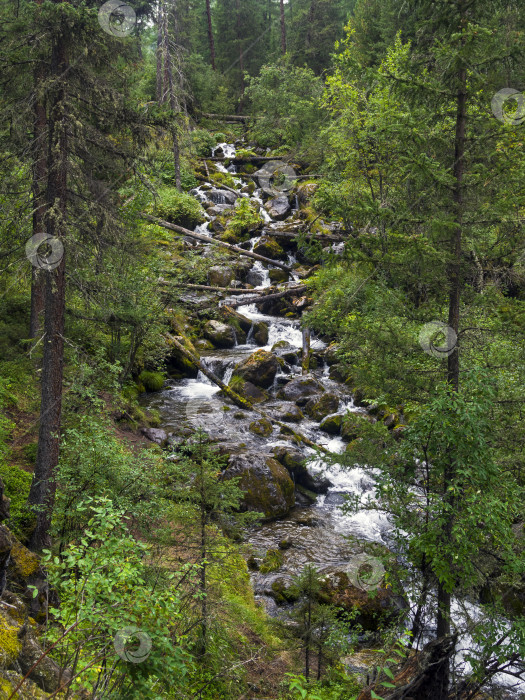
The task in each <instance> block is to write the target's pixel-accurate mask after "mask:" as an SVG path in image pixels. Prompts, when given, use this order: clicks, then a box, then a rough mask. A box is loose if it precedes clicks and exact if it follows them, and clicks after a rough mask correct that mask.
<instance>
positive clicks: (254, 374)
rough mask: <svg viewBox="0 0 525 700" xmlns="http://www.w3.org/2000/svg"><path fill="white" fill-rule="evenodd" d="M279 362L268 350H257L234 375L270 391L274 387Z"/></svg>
mask: <svg viewBox="0 0 525 700" xmlns="http://www.w3.org/2000/svg"><path fill="white" fill-rule="evenodd" d="M278 369H279V362H278V360H277V358H276V357H275V355H272V353H271V352H267V351H266V350H257V352H254V353H253V354H252V355H250V357H248V358H247V359H246V360H243V362H241V363H240V364H238V365H237V366H236V367H235V370H234V374H235V375H237V376H238V377H242V378H243V379H245V380H246V381H248V382H251V383H252V384H255V386H260V387H262V388H263V389H268V388H269V387H271V386H272V384H273V380H274V379H275V375H276V374H277V370H278Z"/></svg>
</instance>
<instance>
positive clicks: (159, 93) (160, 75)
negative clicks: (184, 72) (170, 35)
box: [156, 4, 164, 104]
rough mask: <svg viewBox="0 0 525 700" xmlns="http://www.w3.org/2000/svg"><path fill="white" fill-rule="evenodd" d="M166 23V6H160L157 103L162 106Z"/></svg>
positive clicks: (158, 17)
mask: <svg viewBox="0 0 525 700" xmlns="http://www.w3.org/2000/svg"><path fill="white" fill-rule="evenodd" d="M163 22H164V6H163V5H162V4H160V5H159V14H158V16H157V76H156V77H157V88H156V89H157V102H158V103H159V104H162V101H163V94H162V84H163V75H164V73H163V70H162V64H163V60H162V48H163V47H162V27H163Z"/></svg>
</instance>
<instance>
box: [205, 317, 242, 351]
mask: <svg viewBox="0 0 525 700" xmlns="http://www.w3.org/2000/svg"><path fill="white" fill-rule="evenodd" d="M204 336H205V337H206V338H207V339H208V340H210V341H211V342H212V343H213V345H214V346H215V347H217V348H233V347H235V331H234V330H233V328H232V327H231V326H227V325H226V324H225V323H221V322H220V321H208V322H207V323H206V325H205V326H204Z"/></svg>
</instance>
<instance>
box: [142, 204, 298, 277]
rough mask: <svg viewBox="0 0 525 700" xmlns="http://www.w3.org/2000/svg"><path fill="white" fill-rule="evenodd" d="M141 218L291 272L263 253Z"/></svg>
mask: <svg viewBox="0 0 525 700" xmlns="http://www.w3.org/2000/svg"><path fill="white" fill-rule="evenodd" d="M140 216H141V218H143V219H145V220H146V221H151V222H152V223H153V224H157V226H162V228H167V229H168V230H169V231H175V233H179V234H181V235H182V236H188V237H189V238H195V239H196V240H197V241H201V242H202V243H208V244H211V245H217V246H220V247H221V248H226V250H229V251H231V252H233V253H237V254H238V255H244V256H245V257H247V258H253V259H254V260H259V261H260V262H264V263H266V264H268V265H273V266H274V267H280V268H281V270H285V271H286V272H292V268H291V267H288V265H285V264H284V263H282V262H279V261H277V260H271V259H270V258H265V257H264V255H258V254H257V253H252V252H251V250H244V249H243V248H238V247H237V246H236V245H231V244H230V243H225V242H224V241H219V240H217V239H216V238H210V237H209V236H205V235H204V234H202V233H195V231H189V230H188V229H187V228H183V227H182V226H177V225H176V224H170V222H169V221H163V220H162V219H158V218H157V217H156V216H151V215H150V214H140Z"/></svg>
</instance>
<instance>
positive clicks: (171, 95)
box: [162, 8, 182, 192]
mask: <svg viewBox="0 0 525 700" xmlns="http://www.w3.org/2000/svg"><path fill="white" fill-rule="evenodd" d="M174 16H175V8H174ZM162 46H163V55H164V80H163V83H164V101H165V100H166V97H167V98H168V99H169V105H170V109H171V111H172V112H173V122H174V123H173V124H172V126H171V129H170V131H171V139H172V144H173V146H172V147H173V166H174V170H175V187H176V188H177V189H178V190H179V192H182V185H181V179H180V147H179V135H178V133H177V117H178V114H179V112H180V105H179V103H178V99H177V96H176V94H175V86H174V84H173V62H172V60H171V49H170V42H169V26H168V13H167V11H166V10H164V21H163V23H162Z"/></svg>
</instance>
